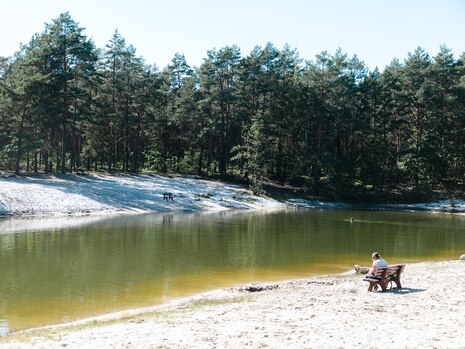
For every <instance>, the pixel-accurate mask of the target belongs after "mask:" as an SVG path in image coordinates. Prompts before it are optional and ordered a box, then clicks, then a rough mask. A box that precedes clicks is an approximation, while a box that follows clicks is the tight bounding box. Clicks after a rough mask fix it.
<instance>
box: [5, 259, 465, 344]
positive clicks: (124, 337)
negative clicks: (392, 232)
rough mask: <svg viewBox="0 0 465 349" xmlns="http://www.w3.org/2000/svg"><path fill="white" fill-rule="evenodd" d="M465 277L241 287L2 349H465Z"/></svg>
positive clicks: (459, 265) (437, 274)
mask: <svg viewBox="0 0 465 349" xmlns="http://www.w3.org/2000/svg"><path fill="white" fill-rule="evenodd" d="M464 274H465V261H459V260H454V261H442V262H426V263H409V264H407V266H406V269H405V272H404V273H403V275H402V285H403V288H402V289H395V288H394V289H389V290H388V291H386V292H384V293H383V292H367V287H368V285H367V283H366V282H364V281H362V277H361V276H360V275H354V273H353V272H352V271H348V272H347V273H344V274H338V275H327V276H317V277H310V278H306V279H299V280H288V281H283V282H277V283H268V284H258V285H253V286H254V288H255V289H258V290H261V291H259V292H249V291H247V290H246V289H247V287H248V286H250V285H244V286H243V287H235V288H230V289H224V290H216V291H212V292H208V293H204V294H201V295H198V296H194V297H190V298H188V299H181V300H177V301H173V302H171V303H169V304H165V305H159V306H154V307H150V308H141V309H133V310H131V311H125V312H119V313H114V314H109V315H105V316H102V317H98V318H91V319H86V320H82V321H79V322H76V323H70V324H65V325H59V326H53V327H45V328H39V329H34V330H28V331H22V332H17V333H12V334H10V335H7V336H5V337H1V338H0V348H65V347H66V348H91V347H98V348H154V347H155V348H242V347H252V348H335V347H340V348H358V347H364V348H379V347H389V348H463V347H465V339H464V338H463V334H462V332H463V328H464V326H465V287H463V284H462V282H461V279H460V275H464ZM380 329H382V335H376V334H379V333H380ZM374 336H375V337H376V338H374Z"/></svg>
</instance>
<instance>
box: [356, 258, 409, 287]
mask: <svg viewBox="0 0 465 349" xmlns="http://www.w3.org/2000/svg"><path fill="white" fill-rule="evenodd" d="M404 269H405V264H393V265H388V266H387V268H378V270H377V272H376V278H369V277H365V278H364V279H363V281H367V282H369V283H370V285H369V286H368V291H369V292H371V291H376V290H377V289H378V286H380V287H381V290H382V291H383V292H384V291H386V289H387V287H388V285H389V284H391V287H390V288H392V282H394V283H395V284H396V288H402V284H401V283H400V274H402V272H403V271H404Z"/></svg>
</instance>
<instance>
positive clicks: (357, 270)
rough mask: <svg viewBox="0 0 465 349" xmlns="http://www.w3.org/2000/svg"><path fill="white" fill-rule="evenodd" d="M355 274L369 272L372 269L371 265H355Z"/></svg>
mask: <svg viewBox="0 0 465 349" xmlns="http://www.w3.org/2000/svg"><path fill="white" fill-rule="evenodd" d="M354 269H355V274H367V273H368V272H369V271H370V268H369V267H362V266H360V265H358V264H355V265H354Z"/></svg>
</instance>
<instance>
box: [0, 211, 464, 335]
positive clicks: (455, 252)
mask: <svg viewBox="0 0 465 349" xmlns="http://www.w3.org/2000/svg"><path fill="white" fill-rule="evenodd" d="M350 217H354V218H355V222H354V223H350V222H349V221H348V220H349V219H350ZM73 219H75V218H73ZM75 220H76V219H75ZM49 221H50V220H49ZM49 221H48V223H50V222H49ZM25 222H26V224H25ZM2 224H3V225H2ZM59 224H61V223H59ZM73 224H75V225H76V226H74V227H66V228H63V227H61V228H57V227H55V228H41V227H42V226H43V225H44V224H43V220H40V219H29V220H27V221H24V220H17V219H16V220H12V219H2V220H0V227H9V228H8V229H10V231H11V227H13V228H14V227H18V226H19V227H23V226H24V228H20V229H19V230H20V231H18V229H13V230H15V232H8V229H6V228H4V230H6V231H3V232H2V233H1V234H0V320H6V321H7V322H8V325H9V327H10V328H11V329H22V328H28V327H34V326H40V325H45V324H52V323H59V322H64V321H71V320H75V319H79V318H83V317H88V316H93V315H98V314H102V313H105V312H112V311H117V310H121V309H127V308H131V307H139V306H145V305H151V304H157V303H161V302H164V301H167V300H170V299H173V298H176V297H183V296H187V295H192V294H195V293H198V292H202V291H205V290H211V289H215V288H219V287H227V286H231V285H236V284H244V283H248V282H252V281H269V280H278V279H286V278H295V277H306V276H309V275H315V274H320V273H333V272H342V271H346V270H349V269H350V268H351V266H353V265H354V264H360V265H369V264H370V261H371V253H372V252H373V251H378V252H380V253H381V254H382V255H383V257H385V258H386V259H387V261H388V262H390V263H397V262H413V261H426V260H442V259H457V258H458V256H459V255H460V254H462V253H465V217H462V216H454V215H439V214H438V215H436V214H428V213H405V212H369V211H306V210H298V211H282V212H274V213H260V212H228V213H218V214H152V215H139V216H118V217H110V218H99V219H97V220H95V219H93V220H89V219H88V218H84V219H83V221H82V222H80V221H79V220H77V221H75V222H74V221H73ZM36 227H37V228H36ZM21 230H22V231H21Z"/></svg>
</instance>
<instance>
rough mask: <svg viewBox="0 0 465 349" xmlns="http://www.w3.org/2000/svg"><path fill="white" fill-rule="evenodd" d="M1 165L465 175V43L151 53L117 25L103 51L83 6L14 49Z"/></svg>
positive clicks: (455, 179) (420, 178) (403, 180)
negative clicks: (149, 59)
mask: <svg viewBox="0 0 465 349" xmlns="http://www.w3.org/2000/svg"><path fill="white" fill-rule="evenodd" d="M0 168H1V169H10V170H14V171H15V172H16V173H17V174H19V173H21V172H42V171H43V172H45V173H50V172H59V173H66V172H77V171H83V170H87V171H91V170H104V171H108V172H114V171H123V172H140V171H154V172H158V173H189V174H204V175H216V174H218V175H233V176H240V177H243V178H245V179H247V180H249V181H250V183H252V185H253V186H254V188H257V189H258V188H259V187H260V183H261V182H262V181H263V180H264V179H267V178H271V179H273V180H276V181H280V182H287V183H298V184H299V185H301V186H304V187H306V188H308V189H309V190H311V191H313V192H314V193H318V192H319V190H320V189H321V188H324V187H328V186H330V187H331V188H335V189H336V190H337V189H346V190H347V189H349V190H358V191H365V190H378V191H385V190H390V189H392V188H395V187H396V186H399V185H403V186H412V187H418V186H421V185H429V186H435V185H447V184H450V183H453V184H456V185H457V184H462V183H463V180H464V170H465V54H463V55H462V56H461V57H459V58H455V57H454V56H453V54H452V53H451V50H450V49H448V48H447V47H444V46H442V47H441V48H440V50H439V52H438V53H437V55H436V56H434V57H431V56H430V55H429V54H428V53H427V52H425V51H424V50H423V49H422V48H417V49H415V50H414V51H413V52H412V53H409V55H408V58H407V59H406V60H405V61H404V62H399V61H398V60H397V59H394V60H393V61H392V62H391V64H389V65H388V66H387V67H386V68H385V69H384V70H383V71H379V70H378V69H375V70H373V71H369V69H367V68H366V67H365V65H364V63H363V61H361V60H360V59H359V58H358V57H356V56H353V57H348V56H347V54H345V53H343V52H342V51H341V50H340V49H339V50H337V51H336V52H335V53H334V54H331V53H328V52H321V53H319V54H317V55H316V56H315V58H314V59H313V60H305V59H302V58H301V57H300V56H299V53H298V51H297V49H295V48H291V47H289V46H288V45H286V46H284V47H283V48H282V49H278V48H276V47H275V46H274V45H273V44H272V43H268V44H266V45H265V46H264V47H260V46H257V47H255V48H254V49H253V50H252V52H250V53H249V54H248V55H245V56H243V55H242V53H241V51H240V48H239V47H237V46H226V47H223V48H221V49H212V50H210V51H208V52H207V53H206V57H205V59H204V62H203V63H202V64H201V66H200V67H191V66H189V65H188V63H187V61H186V58H185V56H184V55H182V54H180V53H176V54H175V56H174V57H173V60H172V62H171V64H169V65H168V66H167V67H165V68H163V69H161V70H160V69H158V68H157V67H156V66H151V65H148V64H147V63H146V62H145V61H144V59H143V58H142V57H140V56H138V55H137V54H136V49H135V48H134V47H132V46H131V45H127V44H126V41H125V39H124V37H123V36H122V35H121V34H120V33H119V32H118V31H115V33H114V35H113V36H112V38H110V40H109V41H108V44H107V45H106V47H105V48H103V49H99V48H97V47H95V44H94V43H93V41H92V40H91V39H89V38H88V37H87V36H86V35H85V34H84V29H83V28H81V27H79V24H78V23H77V22H75V21H74V20H73V19H72V18H71V16H70V14H69V13H64V14H61V15H60V16H59V17H58V18H57V19H55V20H53V21H52V22H51V23H50V24H46V26H45V28H44V31H43V32H42V33H38V34H35V35H34V36H33V37H32V39H31V41H30V42H29V43H28V44H26V45H22V46H21V47H20V49H19V50H18V52H17V53H15V54H14V55H13V56H12V57H0Z"/></svg>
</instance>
